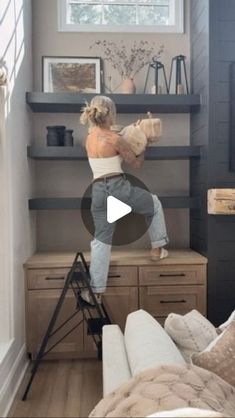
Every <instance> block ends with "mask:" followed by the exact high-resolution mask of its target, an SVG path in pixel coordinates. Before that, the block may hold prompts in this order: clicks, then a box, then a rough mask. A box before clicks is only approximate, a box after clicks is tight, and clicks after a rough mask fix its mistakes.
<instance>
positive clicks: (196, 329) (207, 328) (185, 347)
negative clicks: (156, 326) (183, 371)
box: [164, 309, 218, 362]
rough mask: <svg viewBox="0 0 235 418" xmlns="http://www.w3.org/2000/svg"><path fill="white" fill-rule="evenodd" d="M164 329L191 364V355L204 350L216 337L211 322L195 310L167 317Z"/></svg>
mask: <svg viewBox="0 0 235 418" xmlns="http://www.w3.org/2000/svg"><path fill="white" fill-rule="evenodd" d="M164 328H165V330H166V332H167V333H168V334H169V335H170V337H171V338H172V340H173V341H174V342H175V343H176V345H177V347H178V348H179V350H180V351H181V353H182V354H183V356H184V358H185V360H186V361H187V362H191V356H192V354H193V353H200V352H201V351H203V350H205V348H206V347H207V346H208V345H209V344H210V343H211V341H213V340H214V339H215V338H217V336H218V335H217V332H216V328H215V327H214V326H213V325H212V324H211V322H209V321H208V320H207V319H206V318H205V317H204V316H203V315H202V314H201V313H200V312H198V311H197V310H195V309H194V310H192V311H191V312H189V313H187V314H186V315H178V314H173V313H172V314H170V315H168V317H167V318H166V321H165V324H164Z"/></svg>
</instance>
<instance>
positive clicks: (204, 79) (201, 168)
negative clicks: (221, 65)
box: [190, 0, 209, 255]
mask: <svg viewBox="0 0 235 418" xmlns="http://www.w3.org/2000/svg"><path fill="white" fill-rule="evenodd" d="M191 80H192V90H193V92H194V93H195V94H200V95H201V103H202V104H201V110H200V112H199V113H195V114H192V115H191V144H192V145H201V146H203V156H202V158H201V159H200V160H195V161H192V162H191V166H190V177H191V194H192V196H197V197H199V198H200V200H201V203H202V207H201V210H194V211H191V227H190V230H191V247H192V248H194V249H196V250H197V251H199V252H200V253H202V254H204V255H207V216H206V205H205V202H206V193H207V183H208V167H207V149H208V143H209V107H208V102H209V0H191Z"/></svg>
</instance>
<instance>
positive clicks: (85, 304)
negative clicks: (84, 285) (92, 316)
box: [77, 295, 96, 309]
mask: <svg viewBox="0 0 235 418" xmlns="http://www.w3.org/2000/svg"><path fill="white" fill-rule="evenodd" d="M78 300H79V303H77V307H78V308H81V309H86V308H87V309H96V306H95V305H91V304H90V303H88V302H86V301H85V300H83V299H82V298H81V296H80V295H78Z"/></svg>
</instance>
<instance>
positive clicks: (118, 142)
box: [115, 135, 144, 168]
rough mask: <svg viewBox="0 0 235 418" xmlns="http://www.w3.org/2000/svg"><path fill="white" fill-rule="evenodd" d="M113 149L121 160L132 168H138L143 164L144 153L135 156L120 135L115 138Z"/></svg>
mask: <svg viewBox="0 0 235 418" xmlns="http://www.w3.org/2000/svg"><path fill="white" fill-rule="evenodd" d="M115 148H116V151H117V152H118V154H119V155H120V156H121V157H122V158H123V160H124V161H125V162H126V163H128V164H129V165H130V166H132V167H134V168H139V167H141V165H142V164H143V162H144V152H142V153H141V154H140V155H138V156H136V155H135V153H134V152H133V151H132V149H131V147H130V145H128V143H127V142H126V141H124V140H123V138H122V137H121V136H120V135H117V136H116V138H115Z"/></svg>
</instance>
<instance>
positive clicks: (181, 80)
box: [169, 55, 189, 94]
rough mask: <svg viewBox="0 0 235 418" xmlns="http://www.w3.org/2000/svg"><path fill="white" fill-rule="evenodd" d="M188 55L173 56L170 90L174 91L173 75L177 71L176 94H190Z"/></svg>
mask: <svg viewBox="0 0 235 418" xmlns="http://www.w3.org/2000/svg"><path fill="white" fill-rule="evenodd" d="M185 60H186V57H185V56H184V55H177V56H176V57H174V58H172V62H171V72H170V81H169V91H170V92H171V91H172V86H171V83H172V75H173V71H174V72H175V94H185V92H186V93H187V94H189V88H188V80H187V72H186V64H185Z"/></svg>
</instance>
